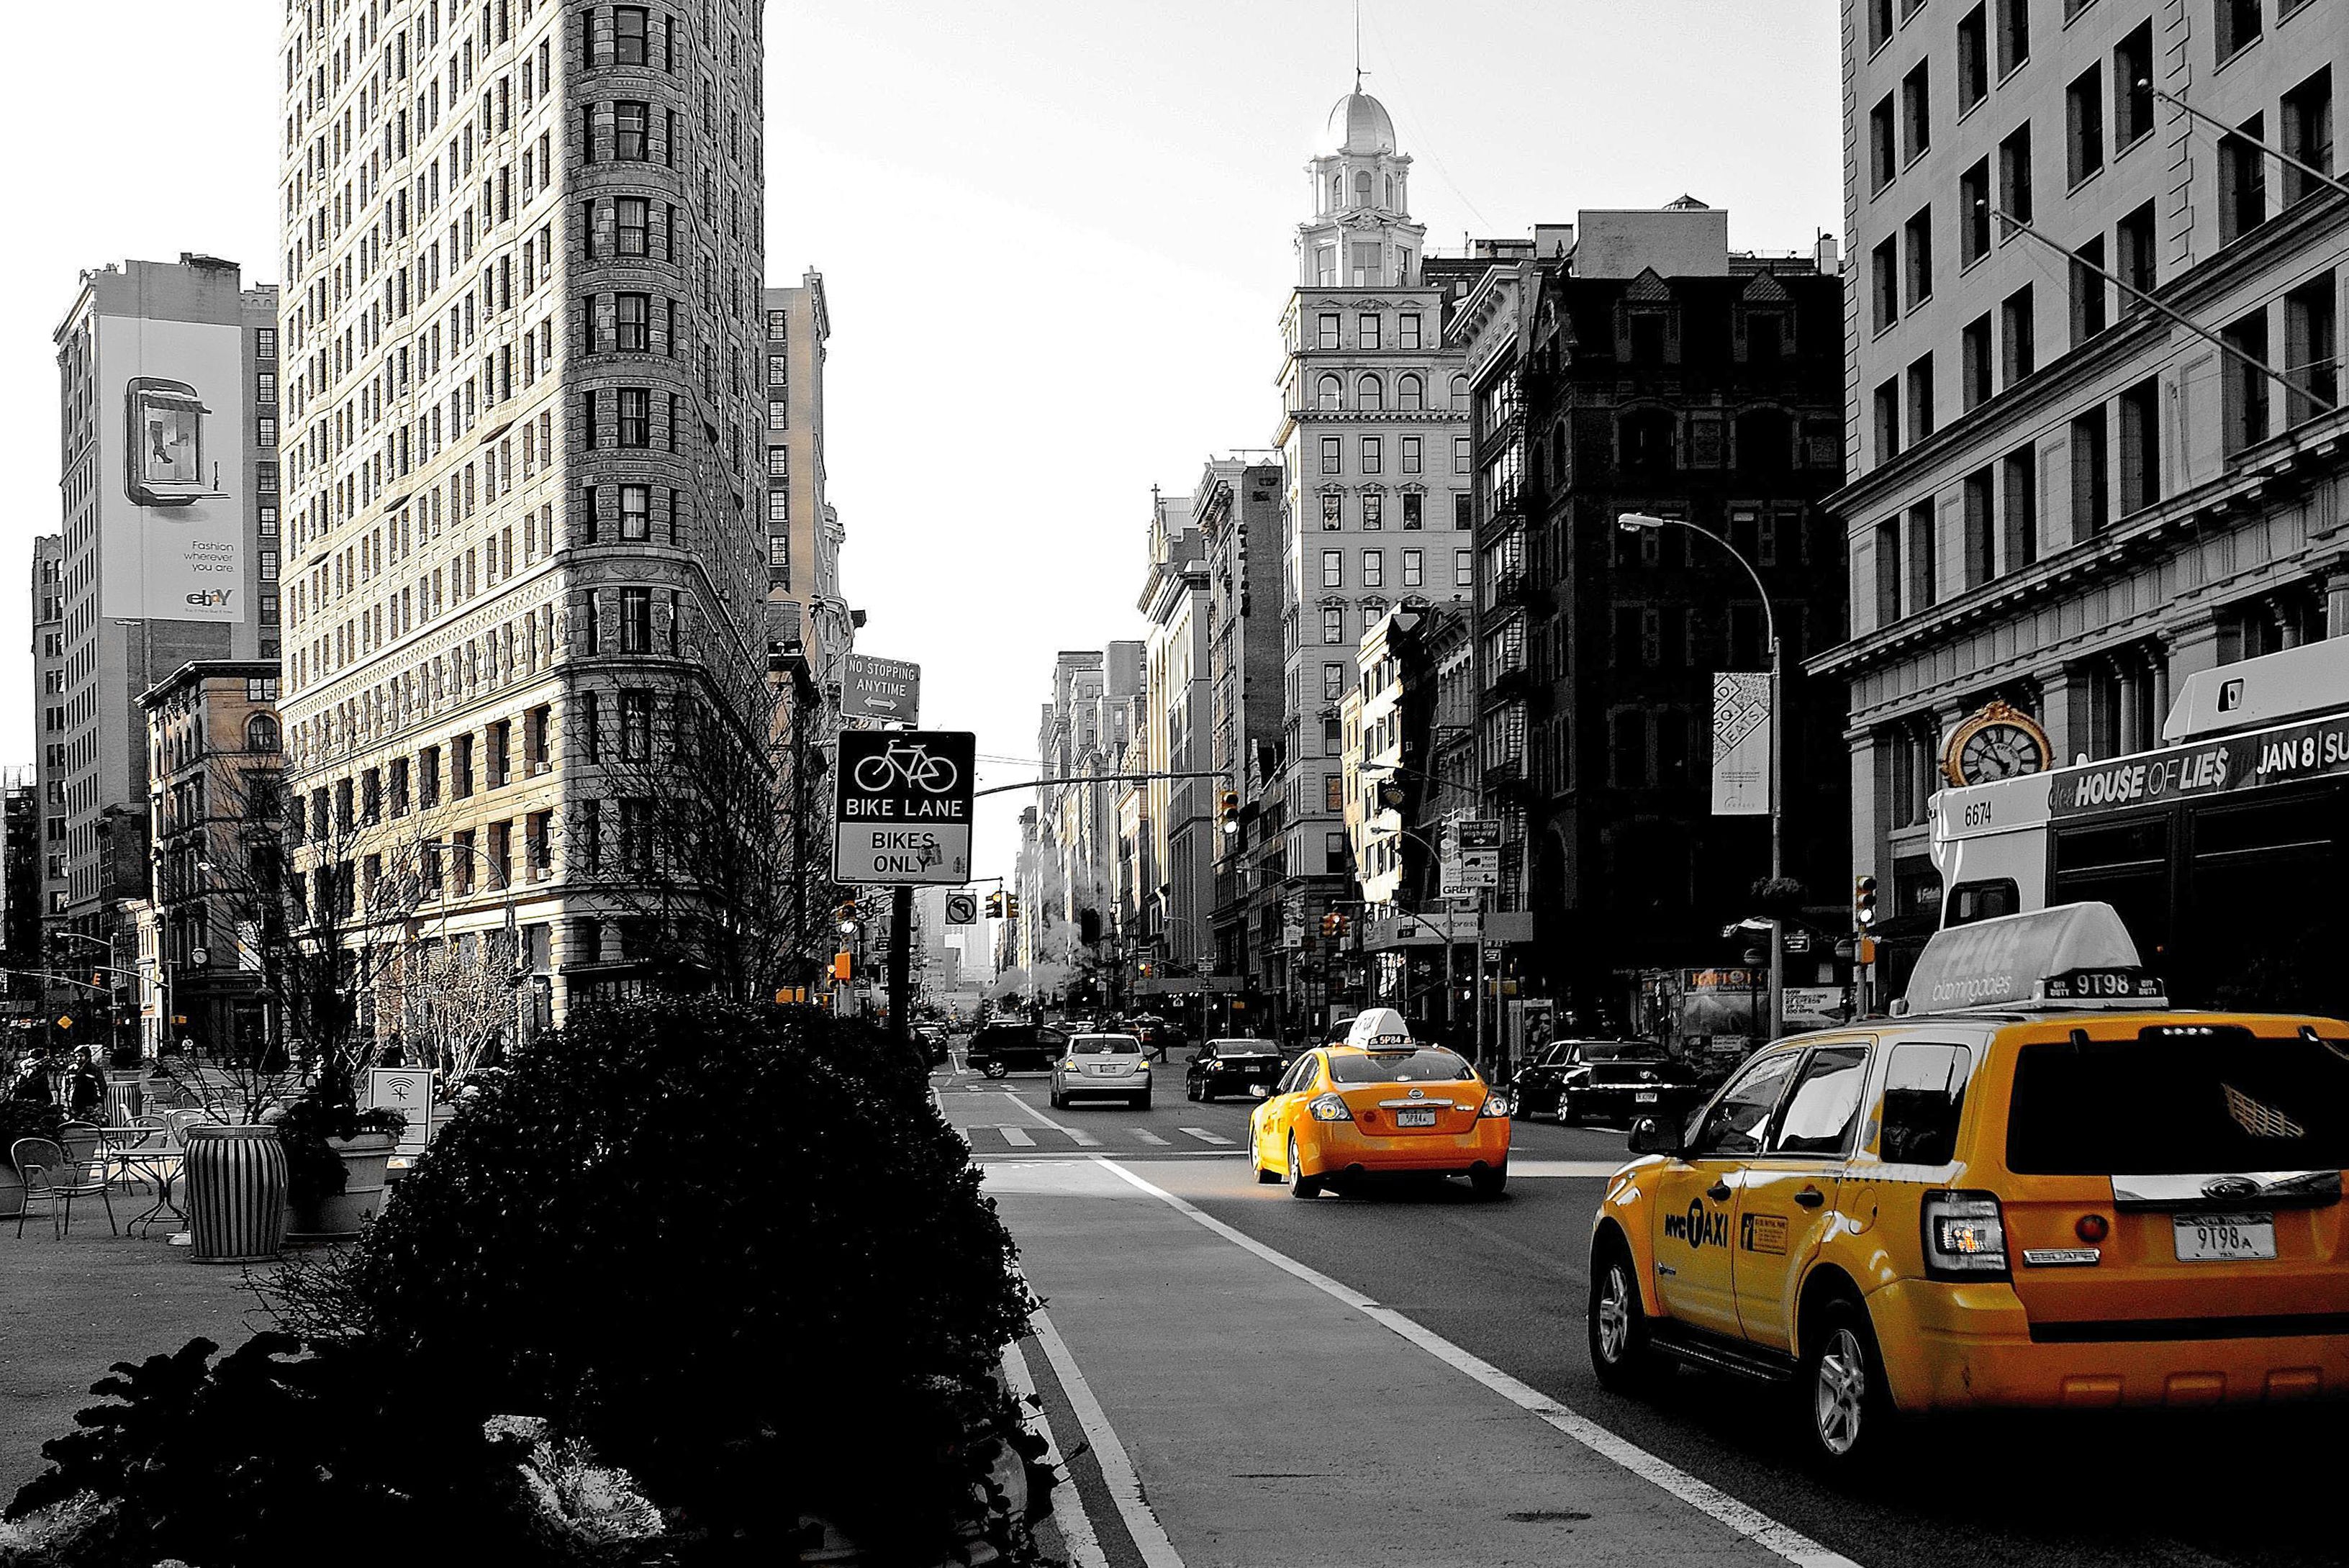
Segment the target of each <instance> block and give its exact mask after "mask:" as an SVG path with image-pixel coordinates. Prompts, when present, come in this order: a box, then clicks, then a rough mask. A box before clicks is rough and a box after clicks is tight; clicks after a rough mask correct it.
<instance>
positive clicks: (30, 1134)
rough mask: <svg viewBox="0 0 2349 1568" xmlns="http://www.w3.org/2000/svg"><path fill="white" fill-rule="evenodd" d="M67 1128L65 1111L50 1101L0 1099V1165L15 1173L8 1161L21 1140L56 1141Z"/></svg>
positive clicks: (12, 1165) (12, 1161)
mask: <svg viewBox="0 0 2349 1568" xmlns="http://www.w3.org/2000/svg"><path fill="white" fill-rule="evenodd" d="M65 1128H66V1113H65V1110H64V1108H63V1107H61V1106H59V1105H58V1104H57V1101H55V1100H51V1099H37V1100H36V1099H16V1097H14V1096H11V1097H10V1098H8V1099H0V1165H5V1166H8V1167H9V1168H10V1169H12V1170H13V1169H15V1167H16V1161H14V1160H11V1159H10V1158H9V1157H8V1150H11V1149H13V1148H15V1147H16V1140H18V1139H20V1138H46V1139H47V1140H50V1141H51V1142H53V1143H54V1142H55V1141H57V1139H58V1137H59V1136H60V1135H62V1134H63V1133H64V1131H65Z"/></svg>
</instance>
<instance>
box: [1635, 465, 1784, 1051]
mask: <svg viewBox="0 0 2349 1568" xmlns="http://www.w3.org/2000/svg"><path fill="white" fill-rule="evenodd" d="M1615 521H1616V523H1617V525H1618V526H1619V527H1620V528H1621V529H1622V530H1623V531H1624V532H1626V533H1643V532H1660V531H1662V530H1664V529H1666V528H1681V529H1686V530H1687V531H1689V532H1691V533H1693V534H1696V535H1698V536H1699V537H1701V538H1704V539H1709V540H1711V541H1713V542H1714V543H1715V544H1718V545H1719V546H1721V548H1722V549H1723V550H1724V551H1726V552H1728V554H1729V558H1730V559H1731V560H1733V561H1734V562H1737V564H1738V565H1740V566H1742V567H1744V569H1745V575H1746V576H1748V577H1750V578H1752V579H1753V580H1754V594H1755V596H1756V597H1758V598H1759V599H1760V600H1761V601H1762V625H1763V630H1764V634H1766V635H1767V636H1768V638H1769V640H1770V880H1771V882H1774V883H1775V882H1778V881H1779V880H1780V878H1781V877H1783V876H1784V875H1785V816H1784V811H1785V804H1784V801H1783V799H1782V798H1781V795H1782V792H1781V790H1780V789H1779V773H1780V771H1781V768H1782V765H1783V764H1782V758H1784V755H1785V751H1784V748H1783V747H1782V745H1781V744H1780V737H1781V736H1782V735H1783V734H1784V733H1785V722H1786V717H1785V707H1786V704H1785V669H1784V667H1783V665H1782V663H1781V659H1780V652H1779V646H1778V615H1777V612H1776V611H1775V610H1774V609H1772V608H1771V604H1770V590H1769V589H1767V588H1766V587H1764V586H1763V583H1762V573H1759V572H1756V571H1755V570H1754V562H1751V561H1748V560H1746V559H1745V555H1744V552H1743V551H1741V550H1739V549H1738V548H1737V547H1736V546H1735V545H1733V544H1732V543H1730V542H1729V541H1727V540H1726V539H1723V537H1722V536H1721V535H1719V534H1717V533H1715V532H1713V531H1712V530H1711V529H1707V528H1699V527H1698V526H1697V525H1696V524H1694V523H1692V522H1688V521H1683V520H1682V519H1680V518H1677V517H1657V516H1654V515H1652V514H1651V513H1648V512H1641V511H1627V512H1621V513H1619V514H1617V516H1616V519H1615ZM1772 892H1773V893H1774V895H1775V892H1776V890H1775V887H1774V888H1773V889H1772ZM1785 940H1786V934H1785V924H1784V923H1782V922H1781V921H1779V920H1778V919H1777V918H1776V917H1775V915H1774V916H1773V917H1772V918H1771V921H1770V1027H1769V1032H1768V1033H1767V1034H1766V1035H1764V1037H1763V1038H1764V1040H1765V1041H1767V1040H1775V1039H1776V1038H1777V1037H1778V1031H1779V1028H1780V1026H1781V1025H1782V1024H1783V1022H1784V1016H1785V988H1784V986H1783V985H1782V984H1781V977H1780V973H1779V972H1780V970H1781V969H1782V968H1783V967H1784V966H1785Z"/></svg>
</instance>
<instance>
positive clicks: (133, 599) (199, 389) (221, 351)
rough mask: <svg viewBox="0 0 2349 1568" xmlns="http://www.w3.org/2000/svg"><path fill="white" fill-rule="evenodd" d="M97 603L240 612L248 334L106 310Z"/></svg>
mask: <svg viewBox="0 0 2349 1568" xmlns="http://www.w3.org/2000/svg"><path fill="white" fill-rule="evenodd" d="M97 336H98V377H99V380H98V494H99V503H98V504H99V509H100V510H99V514H98V517H99V521H98V551H99V560H100V565H99V582H100V583H102V584H103V598H102V602H101V603H100V604H99V606H98V613H99V614H102V615H106V616H109V617H111V618H113V619H117V620H126V621H138V620H150V621H241V620H243V619H244V618H245V615H246V609H245V581H244V458H245V453H244V404H245V397H246V393H245V389H244V363H243V357H242V346H243V333H242V332H241V331H240V330H239V329H238V328H237V327H235V326H233V325H225V324H211V323H203V322H191V321H161V320H149V319H146V318H143V317H135V316H121V315H101V316H99V317H98V331H97Z"/></svg>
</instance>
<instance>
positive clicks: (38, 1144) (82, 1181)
mask: <svg viewBox="0 0 2349 1568" xmlns="http://www.w3.org/2000/svg"><path fill="white" fill-rule="evenodd" d="M8 1160H9V1162H10V1163H11V1164H13V1165H15V1166H16V1174H17V1175H19V1176H21V1177H23V1178H24V1179H25V1207H24V1208H23V1209H22V1210H20V1211H18V1212H17V1215H16V1234H17V1235H18V1237H20V1238H21V1237H22V1236H23V1235H24V1233H25V1216H26V1214H29V1213H30V1212H32V1210H33V1205H34V1204H35V1203H36V1202H43V1203H47V1205H48V1208H49V1228H50V1231H51V1233H53V1234H54V1235H55V1236H56V1237H57V1239H58V1240H60V1241H62V1240H64V1239H65V1237H66V1236H67V1235H68V1234H70V1233H72V1231H73V1201H74V1200H75V1199H76V1198H93V1197H94V1198H96V1199H97V1200H98V1202H101V1203H103V1204H105V1205H106V1225H107V1229H109V1230H110V1231H112V1232H113V1233H115V1234H116V1235H118V1236H119V1235H120V1234H121V1233H122V1227H121V1226H119V1225H118V1224H116V1223H115V1222H114V1201H113V1199H111V1198H109V1196H108V1195H107V1187H108V1185H109V1183H108V1181H107V1179H106V1161H105V1160H104V1159H103V1158H102V1157H101V1156H99V1154H98V1146H97V1145H96V1144H95V1143H92V1144H90V1145H89V1146H88V1148H87V1149H86V1150H83V1151H82V1152H81V1153H80V1154H78V1155H76V1154H74V1153H70V1152H68V1151H67V1148H66V1146H65V1145H64V1144H61V1143H58V1142H57V1141H55V1140H51V1139H47V1138H20V1139H18V1140H16V1142H15V1143H13V1144H11V1145H9V1147H8Z"/></svg>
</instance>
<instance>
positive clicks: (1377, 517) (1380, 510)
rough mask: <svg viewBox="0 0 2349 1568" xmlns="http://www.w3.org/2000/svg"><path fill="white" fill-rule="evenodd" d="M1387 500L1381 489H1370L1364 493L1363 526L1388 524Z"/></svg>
mask: <svg viewBox="0 0 2349 1568" xmlns="http://www.w3.org/2000/svg"><path fill="white" fill-rule="evenodd" d="M1386 500H1387V498H1386V496H1385V495H1384V493H1382V492H1381V491H1379V490H1368V491H1365V492H1364V493H1363V496H1362V526H1363V527H1364V528H1384V527H1385V526H1386Z"/></svg>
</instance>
